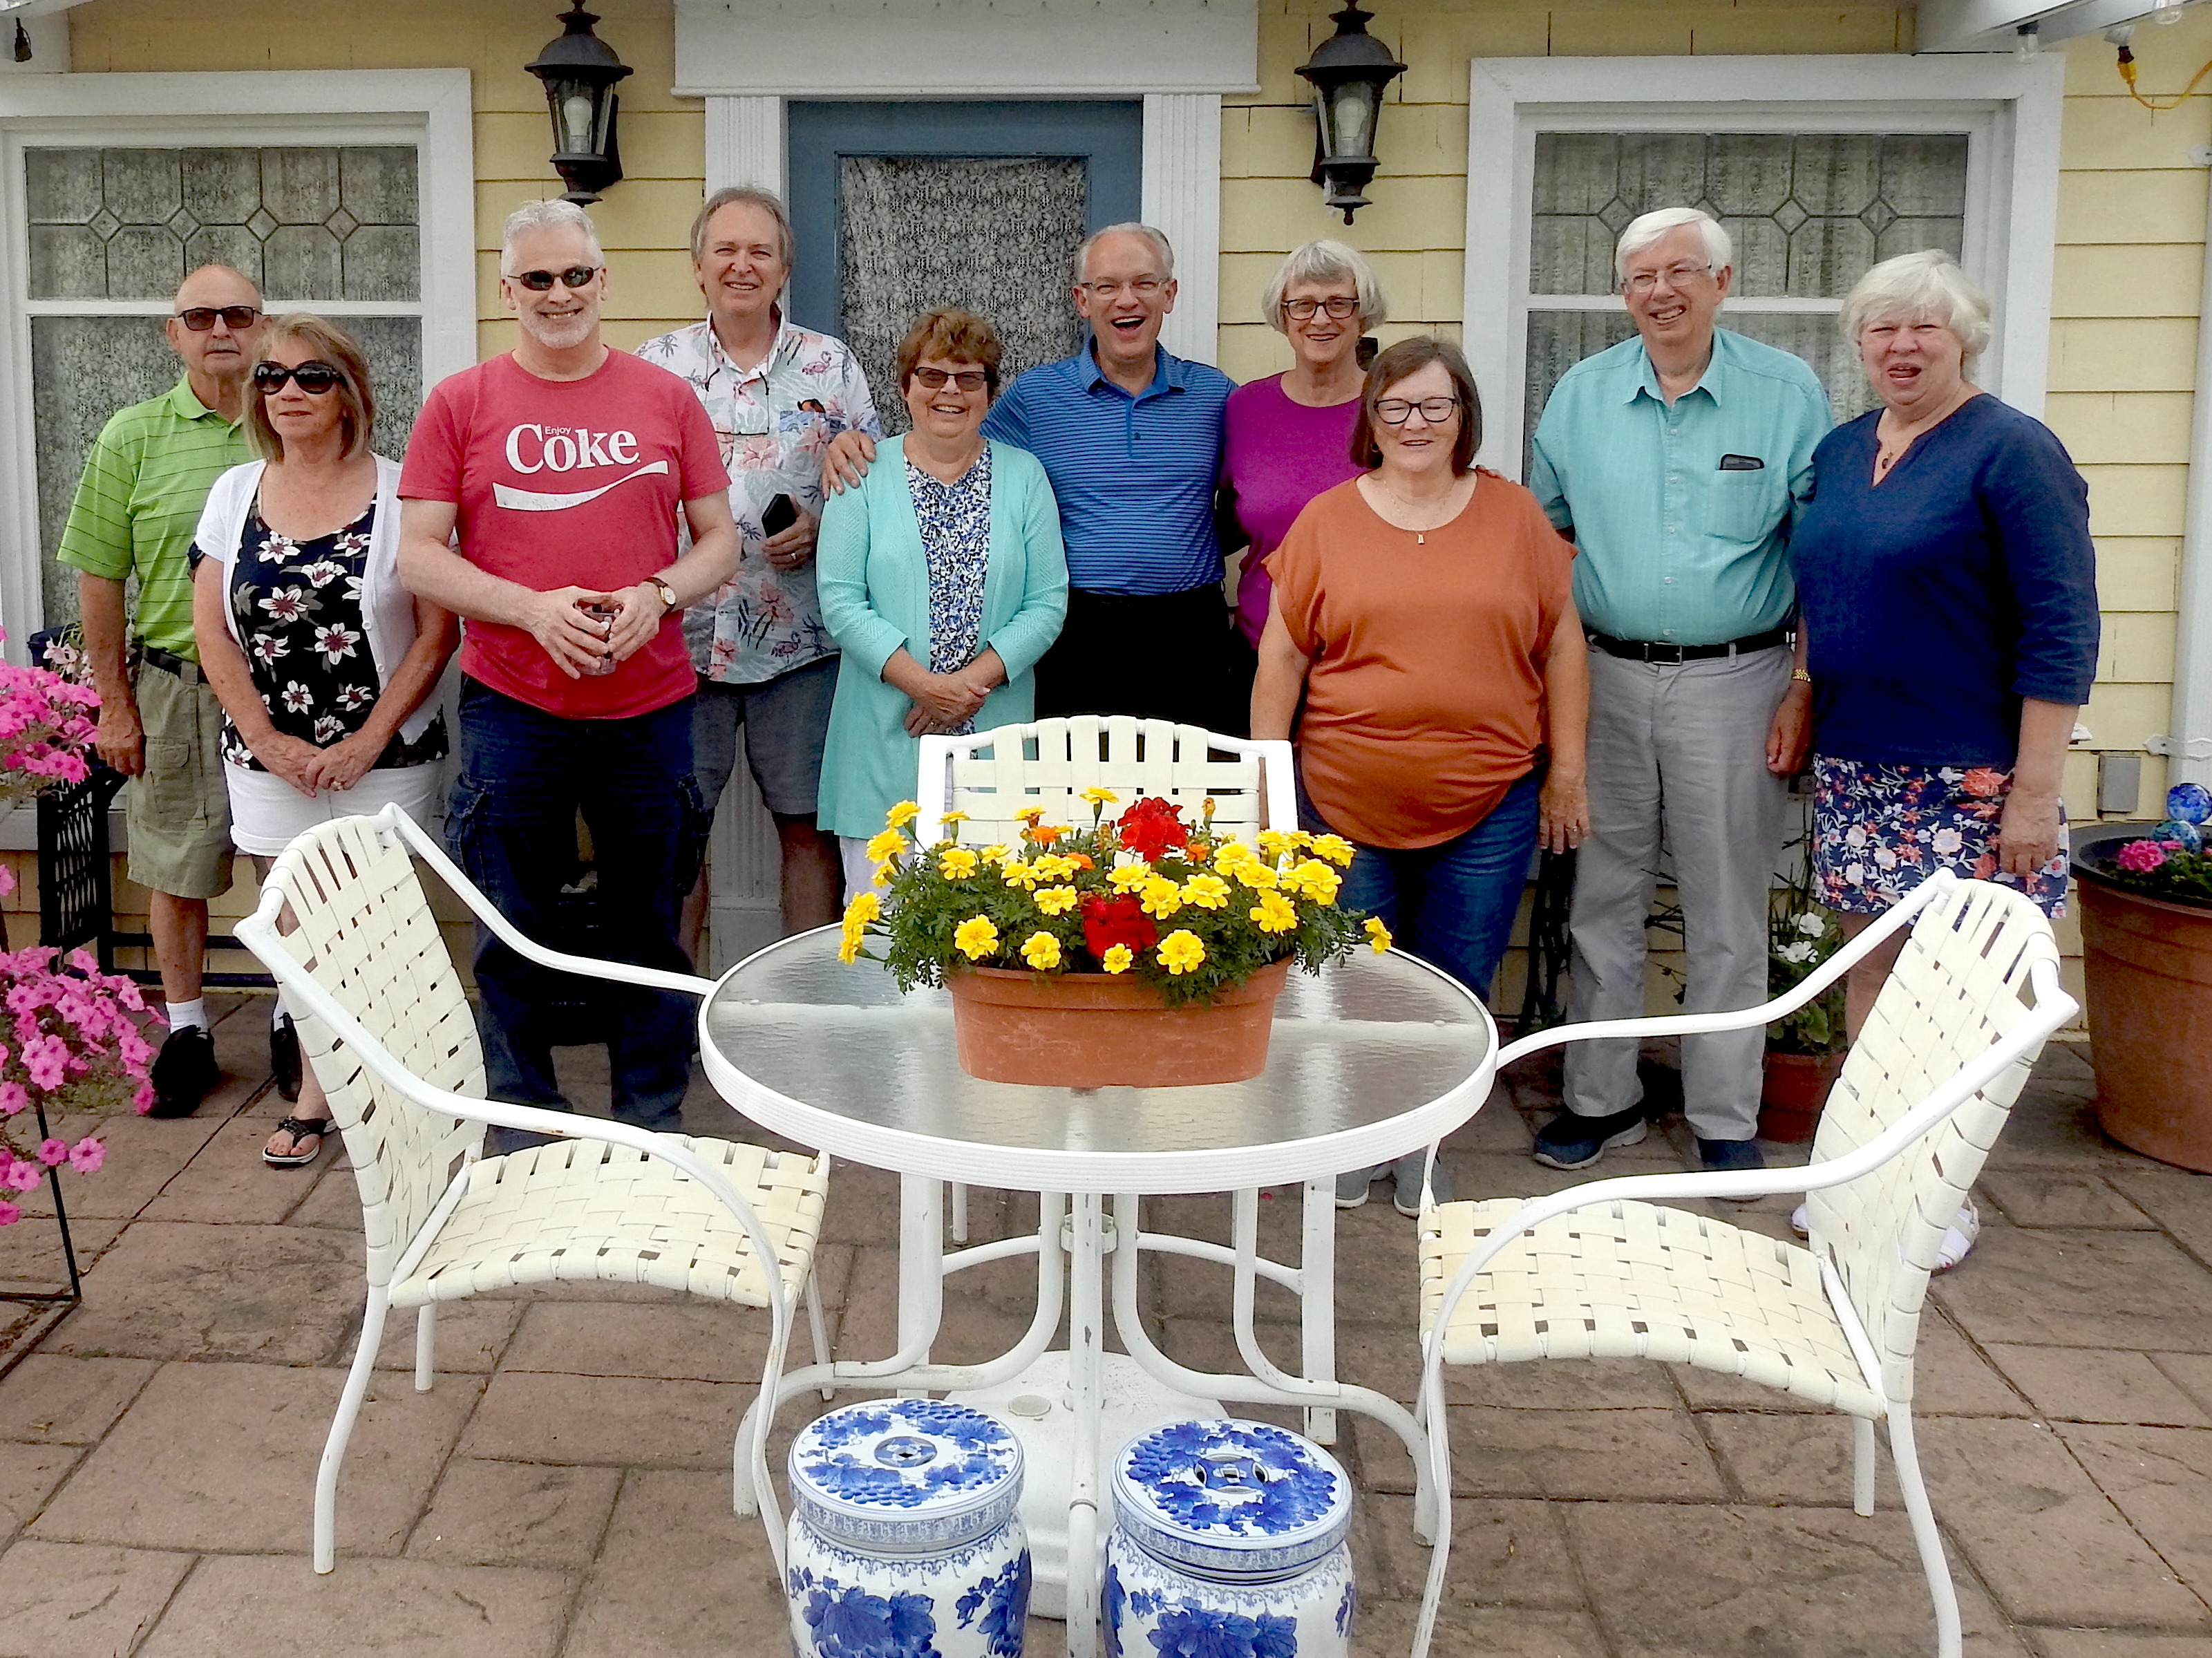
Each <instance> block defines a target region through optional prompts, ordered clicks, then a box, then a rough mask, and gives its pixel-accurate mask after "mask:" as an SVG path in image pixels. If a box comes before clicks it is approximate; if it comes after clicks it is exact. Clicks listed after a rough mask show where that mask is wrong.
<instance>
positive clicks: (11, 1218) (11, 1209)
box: [0, 1202, 23, 1226]
mask: <svg viewBox="0 0 2212 1658" xmlns="http://www.w3.org/2000/svg"><path fill="white" fill-rule="evenodd" d="M22 1218H23V1212H22V1211H21V1210H20V1209H18V1208H17V1207H16V1206H15V1205H14V1204H12V1203H4V1202H0V1226H13V1225H14V1224H15V1223H16V1222H17V1221H19V1220H21V1219H22Z"/></svg>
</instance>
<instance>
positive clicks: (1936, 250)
mask: <svg viewBox="0 0 2212 1658" xmlns="http://www.w3.org/2000/svg"><path fill="white" fill-rule="evenodd" d="M1921 317H1929V318H1933V319H1936V321H1938V322H1940V323H1942V325H1943V326H1944V327H1946V328H1948V329H1949V330H1950V331H1952V332H1953V333H1954V334H1956V335H1957V336H1958V337H1959V343H1960V345H1961V346H1963V347H1964V348H1966V355H1968V356H1970V357H1978V356H1979V355H1981V354H1982V353H1983V352H1984V351H1985V350H1987V349H1989V343H1990V333H1991V321H1990V319H1991V307H1990V296H1989V295H1987V294H1985V293H1984V292H1983V291H1982V289H1981V288H1980V286H1979V285H1978V283H1976V282H1975V281H1974V279H1973V278H1972V277H1971V276H1968V275H1967V274H1966V272H1965V271H1964V270H1960V268H1959V262H1958V260H1956V259H1955V258H1952V257H1951V255H1950V254H1948V253H1946V252H1944V251H1943V250H1942V248H1940V247H1929V248H1923V249H1922V250H1921V251H1920V252H1917V253H1900V254H1899V255H1898V256H1897V257H1896V258H1893V259H1884V260H1883V261H1882V262H1881V264H1878V265H1876V266H1875V268H1874V269H1873V270H1869V271H1868V272H1867V273H1866V275H1865V276H1862V277H1860V278H1859V280H1858V285H1857V287H1855V288H1852V289H1851V291H1850V294H1848V295H1845V296H1844V308H1843V309H1842V310H1841V311H1840V312H1838V313H1837V315H1836V321H1837V323H1838V325H1839V326H1840V327H1841V328H1842V329H1843V331H1844V338H1845V339H1847V340H1850V341H1851V342H1853V343H1857V340H1858V337H1859V336H1860V335H1861V334H1862V333H1863V332H1864V331H1866V330H1867V328H1868V327H1869V326H1870V325H1873V324H1875V323H1878V322H1887V321H1890V320H1891V319H1894V318H1914V319H1917V318H1921Z"/></svg>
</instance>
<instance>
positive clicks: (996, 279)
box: [838, 155, 1085, 432]
mask: <svg viewBox="0 0 2212 1658" xmlns="http://www.w3.org/2000/svg"><path fill="white" fill-rule="evenodd" d="M1084 185H1085V179H1084V163H1083V161H1081V160H1080V159H1075V158H1067V157H1056V156H1013V157H998V156H992V157H981V156H957V157H951V158H939V157H936V156H923V155H848V156H845V157H842V159H841V161H840V162H839V167H838V224H839V248H838V254H839V258H840V260H841V262H842V272H841V277H842V291H843V294H844V312H845V314H844V327H845V341H846V343H847V344H848V345H849V346H851V347H852V348H853V350H854V354H855V355H857V356H858V357H859V359H860V366H861V367H862V369H863V370H864V371H865V372H866V374H867V377H868V389H869V391H870V392H872V394H873V395H874V398H875V400H876V408H877V410H878V412H880V413H881V414H882V416H883V419H884V430H885V431H887V432H903V431H904V430H906V429H907V427H908V420H907V416H906V404H905V401H904V399H903V398H902V397H901V396H900V394H899V386H898V374H897V356H898V343H899V341H900V340H902V339H903V338H904V337H906V331H907V330H908V327H910V326H911V325H913V322H914V319H915V317H916V316H918V315H919V314H920V313H922V312H923V311H926V310H929V309H931V308H933V307H937V306H940V305H957V306H963V307H966V308H967V309H969V310H970V311H973V312H975V313H977V314H979V315H981V316H983V317H986V318H988V319H990V322H991V324H992V325H993V326H994V328H996V329H997V330H998V331H999V338H1000V342H1001V343H1002V344H1003V345H1004V346H1005V348H1006V356H1005V361H1004V362H1003V364H1002V366H1001V367H1000V386H1006V385H1008V384H1010V383H1011V382H1012V380H1013V378H1014V376H1015V375H1017V374H1020V373H1021V372H1022V370H1024V368H1029V367H1034V366H1035V365H1036V364H1038V363H1041V362H1050V361H1054V360H1055V359H1057V358H1060V357H1065V356H1067V355H1071V354H1072V353H1073V351H1074V350H1075V349H1076V346H1077V345H1078V344H1079V343H1080V342H1081V340H1082V337H1083V333H1082V325H1081V323H1080V321H1079V319H1077V317H1076V315H1075V313H1074V309H1073V307H1072V306H1071V305H1070V304H1069V303H1068V298H1067V290H1068V272H1067V254H1068V250H1069V249H1071V248H1073V247H1074V246H1076V244H1078V243H1079V242H1080V241H1081V240H1083V234H1084V216H1083V209H1084Z"/></svg>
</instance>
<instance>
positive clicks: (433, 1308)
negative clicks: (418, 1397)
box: [415, 1301, 438, 1394]
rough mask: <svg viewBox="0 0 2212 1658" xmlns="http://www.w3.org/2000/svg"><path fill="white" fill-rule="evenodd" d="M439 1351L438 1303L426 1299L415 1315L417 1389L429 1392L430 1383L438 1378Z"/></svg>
mask: <svg viewBox="0 0 2212 1658" xmlns="http://www.w3.org/2000/svg"><path fill="white" fill-rule="evenodd" d="M437 1351H438V1303H436V1302H435V1301H426V1302H424V1303H422V1311H421V1312H419V1313H417V1314H416V1315H415V1391H416V1393H418V1394H427V1393H428V1392H429V1391H430V1384H431V1383H432V1382H435V1381H436V1380H437V1375H436V1370H435V1357H436V1354H437Z"/></svg>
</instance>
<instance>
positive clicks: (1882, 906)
mask: <svg viewBox="0 0 2212 1658" xmlns="http://www.w3.org/2000/svg"><path fill="white" fill-rule="evenodd" d="M2011 788H2012V774H2011V773H2010V772H2008V771H1998V770H1996V768H1993V767H1989V766H1975V767H1971V768H1968V767H1960V766H1892V765H1883V764H1880V763H1877V762H1871V761H1863V760H1831V759H1828V758H1826V756H1820V757H1817V758H1815V759H1814V762H1813V878H1814V882H1815V883H1816V884H1817V886H1818V889H1819V895H1820V902H1822V903H1824V904H1826V905H1827V907H1828V908H1830V909H1833V910H1839V911H1842V912H1844V913H1845V914H1856V915H1877V914H1881V912H1882V911H1884V910H1886V909H1887V908H1889V907H1890V906H1891V905H1893V904H1894V903H1895V902H1897V901H1898V900H1899V899H1900V898H1902V897H1904V896H1905V894H1906V893H1908V892H1910V891H1911V890H1912V889H1913V888H1915V887H1917V886H1918V885H1919V884H1921V883H1922V882H1923V881H1924V880H1926V879H1927V878H1929V876H1931V875H1933V874H1934V873H1935V872H1936V871H1937V870H1939V869H1948V870H1955V871H1957V872H1959V873H1960V875H1962V876H1965V877H1966V878H1968V879H1970V880H1978V881H1996V882H1997V883H1998V884H2001V885H2003V886H2008V887H2015V888H2017V889H2019V890H2021V891H2022V892H2024V893H2026V894H2027V896H2029V897H2030V898H2032V899H2033V900H2034V901H2035V902H2036V904H2037V906H2038V907H2039V908H2041V909H2042V911H2043V913H2044V914H2046V915H2050V916H2052V917H2057V916H2060V915H2063V914H2065V913H2066V859H2067V851H2066V826H2065V817H2064V814H2063V809H2062V811H2061V815H2060V818H2059V829H2058V853H2057V856H2056V857H2054V858H2052V859H2051V861H2050V862H2049V863H2047V864H2045V865H2043V866H2042V867H2041V868H2040V869H2039V870H2037V871H2036V872H2035V873H2034V874H2033V875H2029V876H2026V877H2021V876H2018V875H2001V874H1999V873H1998V872H1997V857H1996V837H1997V820H1998V818H1999V817H2001V816H2002V813H2003V811H2004V803H2005V796H2006V794H2007V793H2009V792H2010V790H2011Z"/></svg>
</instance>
